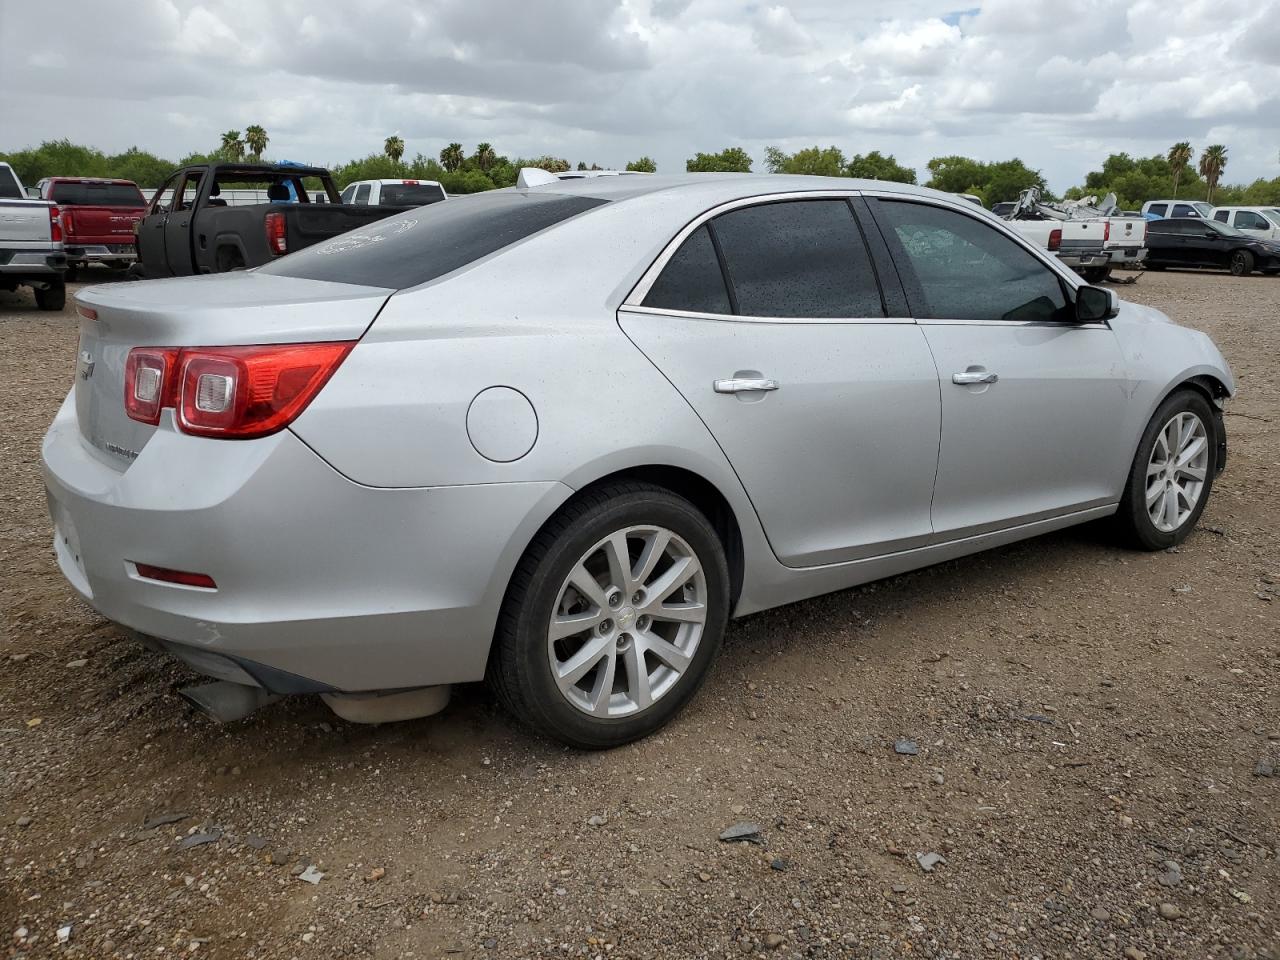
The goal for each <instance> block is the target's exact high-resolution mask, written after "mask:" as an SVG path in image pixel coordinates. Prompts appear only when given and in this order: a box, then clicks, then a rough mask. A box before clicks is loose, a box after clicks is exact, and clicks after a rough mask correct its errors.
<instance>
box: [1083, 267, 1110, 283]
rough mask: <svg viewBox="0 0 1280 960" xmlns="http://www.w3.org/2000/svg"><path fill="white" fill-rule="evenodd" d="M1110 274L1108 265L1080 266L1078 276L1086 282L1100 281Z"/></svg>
mask: <svg viewBox="0 0 1280 960" xmlns="http://www.w3.org/2000/svg"><path fill="white" fill-rule="evenodd" d="M1110 274H1111V268H1110V267H1081V268H1080V276H1082V277H1084V279H1085V282H1086V283H1102V281H1103V280H1106V279H1107V277H1108V276H1109V275H1110Z"/></svg>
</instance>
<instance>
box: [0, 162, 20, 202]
mask: <svg viewBox="0 0 1280 960" xmlns="http://www.w3.org/2000/svg"><path fill="white" fill-rule="evenodd" d="M0 198H3V199H5V200H21V199H22V191H21V190H19V189H18V175H17V174H16V173H14V172H13V171H12V170H11V169H9V167H7V166H6V167H4V168H3V169H0Z"/></svg>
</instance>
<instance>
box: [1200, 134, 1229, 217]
mask: <svg viewBox="0 0 1280 960" xmlns="http://www.w3.org/2000/svg"><path fill="white" fill-rule="evenodd" d="M1226 165H1227V148H1226V147H1224V146H1223V145H1222V144H1220V143H1215V144H1213V145H1212V146H1208V147H1205V148H1204V153H1202V154H1201V155H1200V176H1202V177H1204V180H1205V183H1207V184H1208V185H1209V196H1208V197H1206V198H1205V199H1207V200H1208V201H1209V202H1210V203H1212V202H1213V188H1214V187H1216V186H1217V185H1218V178H1219V177H1220V176H1222V170H1223V168H1224V167H1225V166H1226Z"/></svg>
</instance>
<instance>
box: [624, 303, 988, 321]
mask: <svg viewBox="0 0 1280 960" xmlns="http://www.w3.org/2000/svg"><path fill="white" fill-rule="evenodd" d="M618 312H619V313H637V314H649V315H651V316H658V317H678V318H680V319H683V320H715V321H718V322H721V323H723V322H725V321H728V322H730V323H735V322H741V323H875V324H886V323H896V324H902V323H915V322H916V321H915V320H913V319H911V318H910V317H748V316H744V315H743V314H740V313H702V312H699V311H693V310H671V309H668V308H666V307H646V306H644V304H628V303H624V304H623V305H622V306H621V307H619V308H618ZM961 322H962V323H963V322H967V321H961Z"/></svg>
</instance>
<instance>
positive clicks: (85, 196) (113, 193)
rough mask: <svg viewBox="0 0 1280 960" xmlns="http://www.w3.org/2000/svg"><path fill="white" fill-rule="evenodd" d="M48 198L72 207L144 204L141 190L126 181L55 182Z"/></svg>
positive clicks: (137, 205)
mask: <svg viewBox="0 0 1280 960" xmlns="http://www.w3.org/2000/svg"><path fill="white" fill-rule="evenodd" d="M49 199H50V200H52V201H53V202H54V203H64V204H66V205H67V206H73V207H75V206H81V207H143V206H146V201H145V200H143V199H142V191H140V190H139V189H138V188H137V187H134V186H130V185H129V184H127V183H55V184H54V185H53V189H52V190H51V191H49Z"/></svg>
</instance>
